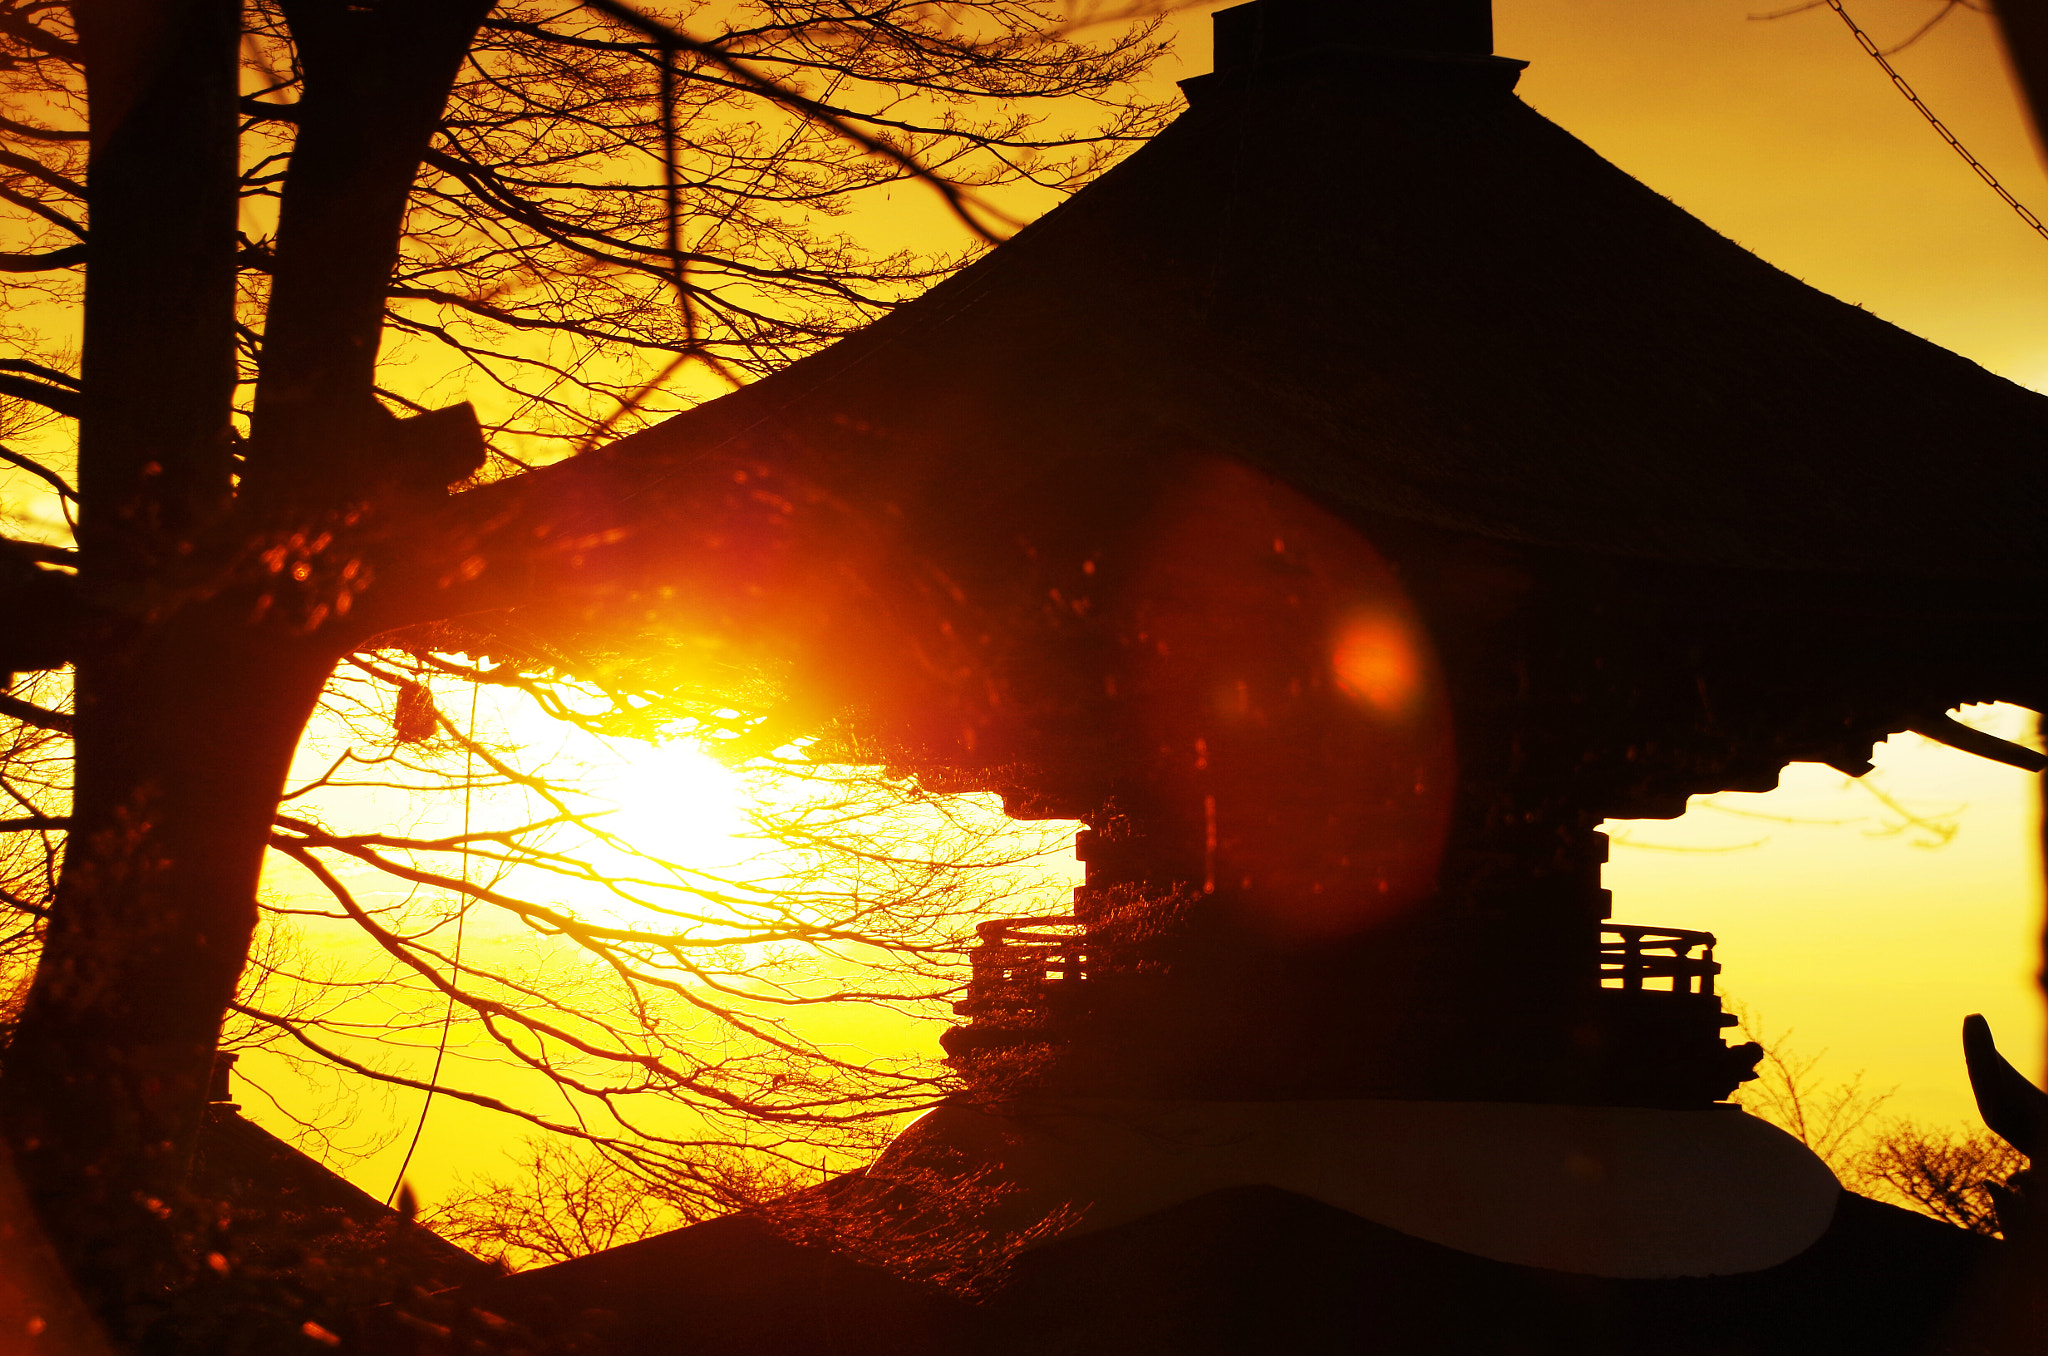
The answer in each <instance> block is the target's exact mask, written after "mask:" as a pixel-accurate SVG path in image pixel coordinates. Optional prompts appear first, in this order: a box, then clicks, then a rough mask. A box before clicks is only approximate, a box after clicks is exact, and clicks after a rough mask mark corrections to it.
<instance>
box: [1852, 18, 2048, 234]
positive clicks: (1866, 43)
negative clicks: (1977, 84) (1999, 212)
mask: <svg viewBox="0 0 2048 1356" xmlns="http://www.w3.org/2000/svg"><path fill="white" fill-rule="evenodd" d="M1827 5H1828V8H1829V9H1831V10H1833V11H1834V12H1835V14H1836V15H1837V17H1839V18H1840V19H1841V21H1842V22H1843V23H1845V24H1847V25H1848V26H1849V31H1850V32H1851V33H1854V34H1855V35H1856V42H1857V45H1858V46H1860V47H1862V48H1863V50H1864V51H1866V52H1868V53H1869V54H1870V59H1871V60H1872V61H1875V62H1876V63H1877V64H1878V67H1879V69H1881V70H1883V71H1884V73H1885V74H1886V75H1888V76H1890V77H1891V78H1892V84H1894V85H1896V86H1897V87H1898V91H1899V93H1901V94H1903V95H1905V96H1906V102H1907V103H1909V104H1911V105H1913V107H1914V108H1915V109H1917V110H1918V111H1919V113H1920V116H1921V117H1923V118H1925V119H1927V125H1928V126H1929V127H1932V128H1933V129H1934V130H1935V131H1937V132H1939V133H1941V139H1942V140H1943V141H1946V142H1947V143H1948V144H1949V147H1950V149H1952V150H1954V151H1955V153H1956V154H1957V155H1959V156H1961V157H1962V158H1963V163H1964V164H1966V165H1968V166H1969V167H1970V168H1971V169H1973V170H1975V171H1976V172H1977V177H1978V178H1979V179H1982V180H1983V181H1984V182H1985V183H1987V184H1989V185H1990V186H1991V191H1992V192H1993V193H1996V194H1997V195H1998V196H1999V197H2000V198H2002V199H2003V200H2004V201H2005V205H2006V206H2007V207H2010V208H2011V209H2012V210H2013V211H2015V212H2017V213H2019V218H2020V220H2021V221H2024V222H2026V223H2027V225H2028V226H2030V227H2032V228H2033V231H2034V234H2035V235H2038V236H2040V237H2041V238H2042V239H2043V240H2048V226H2044V225H2042V224H2041V218H2039V217H2037V216H2035V215H2034V213H2033V211H2032V210H2031V209H2029V208H2028V206H2027V205H2026V204H2025V203H2023V202H2021V201H2020V200H2019V199H2018V198H2015V197H2014V196H2013V195H2012V192H2011V190H2009V189H2008V188H2006V186H2005V185H2004V184H2001V183H1999V182H1998V176H1997V175H1995V174H1993V173H1992V172H1991V171H1990V170H1989V169H1987V168H1985V165H1984V162H1983V161H1981V160H1979V159H1978V158H1977V157H1976V156H1974V155H1971V154H1970V148H1969V147H1967V146H1965V145H1963V143H1962V142H1961V141H1959V140H1957V138H1956V134H1955V133H1954V132H1951V131H1949V130H1948V124H1947V123H1945V122H1943V121H1942V120H1941V119H1940V118H1937V117H1935V116H1934V110H1933V109H1931V108H1929V107H1928V106H1927V105H1926V104H1925V103H1923V102H1921V99H1920V96H1919V95H1918V94H1916V93H1914V91H1913V87H1912V86H1911V85H1909V84H1907V83H1906V77H1905V76H1903V75H1900V74H1899V71H1898V68H1897V67H1896V66H1894V65H1892V63H1891V62H1890V61H1888V60H1887V59H1886V58H1885V54H1884V53H1883V52H1881V51H1879V50H1878V47H1877V44H1876V43H1874V42H1872V41H1871V40H1870V35H1869V34H1868V33H1865V32H1864V31H1863V30H1862V28H1861V27H1859V26H1858V25H1857V23H1856V21H1855V20H1854V19H1852V18H1850V17H1849V11H1848V10H1846V9H1844V8H1842V0H1827Z"/></svg>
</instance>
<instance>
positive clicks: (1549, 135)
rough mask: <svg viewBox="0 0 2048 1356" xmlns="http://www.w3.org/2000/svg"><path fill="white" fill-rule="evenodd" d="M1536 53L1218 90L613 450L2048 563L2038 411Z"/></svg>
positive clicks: (1783, 564)
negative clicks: (981, 237) (1572, 119)
mask: <svg viewBox="0 0 2048 1356" xmlns="http://www.w3.org/2000/svg"><path fill="white" fill-rule="evenodd" d="M1517 66H1518V63H1510V62H1502V61H1500V60H1498V59H1495V58H1486V57H1479V56H1450V57H1437V58H1431V57H1417V56H1414V55H1412V54H1399V53H1389V52H1386V51H1384V50H1375V49H1371V48H1364V47H1346V46H1341V45H1326V46H1323V47H1320V48H1314V49H1310V50H1305V51H1296V52H1292V53H1291V54H1290V55H1289V56H1288V58H1287V59H1286V60H1285V61H1284V62H1280V63H1277V64H1276V65H1275V66H1273V67H1272V68H1268V69H1261V68H1259V67H1258V65H1257V64H1256V63H1251V64H1248V65H1247V64H1242V63H1240V64H1239V66H1238V68H1237V69H1232V70H1228V71H1226V72H1224V73H1222V74H1218V75H1212V76H1207V77H1203V78H1202V79H1200V80H1197V81H1191V82H1189V86H1190V94H1191V107H1190V108H1189V110H1188V111H1187V112H1186V113H1185V114H1184V115H1183V116H1182V117H1180V118H1179V119H1178V120H1177V121H1176V122H1175V123H1174V124H1173V125H1172V126H1171V127H1170V128H1168V129H1167V130H1166V131H1165V132H1164V133H1162V134H1161V135H1160V136H1158V137H1157V138H1156V139H1154V140H1153V141H1152V142H1151V143H1149V144H1148V145H1146V146H1145V147H1144V148H1142V149H1141V150H1139V151H1138V152H1137V153H1135V154H1134V155H1132V156H1131V157H1130V158H1129V159H1128V160H1126V161H1125V162H1123V163H1122V164H1121V165H1119V166H1118V167H1116V168H1115V169H1113V170H1111V171H1110V172H1108V173H1107V174H1105V175H1103V176H1102V177H1101V178H1100V179H1098V180H1097V181H1096V182H1094V183H1093V184H1091V185H1090V186H1088V187H1087V188H1085V189H1084V190H1082V191H1081V192H1080V193H1078V194H1076V195H1075V196H1074V197H1073V198H1072V199H1071V200H1069V201H1068V202H1067V203H1065V204H1064V205H1062V206H1061V207H1059V208H1058V209H1057V210H1055V211H1053V212H1051V213H1049V214H1048V215H1047V216H1046V217H1044V218H1043V219H1041V220H1040V221H1038V222H1036V223H1034V224H1033V225H1032V226H1030V227H1029V228H1027V229H1025V230H1024V231H1022V232H1021V233H1019V234H1018V235H1017V236H1016V237H1015V238H1014V239H1012V240H1010V241H1008V242H1007V243H1005V244H1003V245H1001V246H999V247H998V248H996V249H994V250H992V251H991V252H990V253H989V254H988V255H986V256H985V257H984V258H982V259H981V260H979V261H978V262H977V263H975V264H974V265H972V266H971V267H969V268H967V269H965V270H963V271H962V272H961V273H959V274H958V275H956V276H955V277H953V278H952V279H950V280H948V281H947V282H945V283H944V284H942V285H940V286H939V287H936V288H934V289H933V290H932V291H931V292H929V293H927V294H926V295H924V296H922V297H920V298H918V299H916V300H915V301H912V302H910V303H908V304H907V305H905V306H903V307H901V308H900V309H898V310H897V311H895V312H894V313H892V314H891V315H889V316H887V317H885V318H883V319H882V320H880V321H878V322H877V323H875V324H874V325H872V326H870V327H868V328H867V329H865V330H863V331H861V332H859V333H857V334H855V335H853V336H851V337H850V338H848V339H846V340H844V341H842V342H840V343H839V344H837V345H835V346H834V347H832V348H831V349H829V350H828V351H826V352H824V353H822V354H819V355H817V356H815V357H812V358H810V359H807V360H805V361H803V362H801V363H798V364H796V365H795V366H793V367H791V368H789V369H787V370H785V371H783V372H781V373H778V374H776V375H774V376H771V377H768V378H766V379H764V380H762V381H760V382H758V383H756V384H754V385H753V386H750V387H748V388H746V389H744V390H742V391H739V392H736V393H735V394H733V395H731V396H728V397H725V398H723V399H720V400H717V401H714V402H711V403H710V404H708V405H706V406H704V407H701V408H700V409H697V410H694V411H691V412H689V413H687V414H685V415H682V416H679V417H677V418H675V419H672V420H669V421H668V422H666V423H664V424H663V425H660V426H658V427H656V428H654V429H652V430H649V431H647V432H645V433H642V434H640V435H637V436H636V437H634V438H630V439H627V440H625V441H624V442H623V443H622V444H620V445H618V446H617V450H616V452H615V453H614V455H616V456H618V457H619V458H620V459H621V460H622V461H623V462H626V463H630V462H632V461H634V460H637V459H638V458H640V457H642V456H650V455H651V456H653V457H655V458H656V459H657V460H666V459H669V458H673V457H674V456H676V455H677V453H678V452H679V451H681V450H682V449H685V448H690V447H696V448H711V449H722V450H723V451H725V452H728V453H732V454H735V455H741V456H750V455H760V456H763V457H765V458H771V459H773V460H775V461H776V462H777V463H778V464H784V465H787V464H790V463H792V462H794V463H796V464H798V465H801V466H802V467H803V468H805V470H806V472H807V473H809V474H812V475H815V476H817V477H818V478H819V479H820V480H822V481H823V482H825V483H826V484H828V485H834V486H837V487H839V488H841V489H844V490H847V491H849V492H854V493H858V494H861V495H864V496H866V495H872V496H879V497H880V498H881V500H882V501H884V502H886V503H887V504H888V505H889V506H890V507H891V508H892V510H894V511H898V512H900V513H901V514H902V515H903V520H904V521H906V522H908V523H911V524H919V523H928V524H937V523H940V522H941V521H942V520H946V521H949V522H951V523H953V524H955V526H952V527H948V528H944V529H939V528H934V530H940V531H943V532H944V533H946V534H954V533H957V532H959V531H961V530H962V528H961V527H960V526H959V525H960V524H967V525H971V524H972V523H974V522H975V521H976V520H977V515H980V514H983V513H993V514H995V515H996V516H997V517H999V518H1000V517H1002V516H1003V515H1004V514H1005V513H1009V512H1011V511H1013V509H1014V506H1015V504H1016V503H1018V502H1019V501H1020V500H1022V501H1037V502H1041V503H1043V504H1045V505H1047V506H1049V507H1048V508H1047V511H1048V512H1053V513H1057V512H1058V511H1059V510H1058V508H1057V505H1058V504H1059V503H1061V502H1078V501H1081V500H1084V499H1086V498H1087V497H1088V496H1089V495H1090V493H1091V492H1092V490H1093V487H1097V486H1103V485H1110V484H1120V483H1127V482H1130V481H1132V480H1133V478H1136V479H1138V480H1143V479H1145V477H1147V476H1148V475H1154V474H1157V473H1158V468H1161V467H1165V466H1170V465H1172V464H1176V463H1177V462H1178V461H1179V460H1180V459H1181V458H1184V457H1188V456H1202V455H1221V456H1224V457H1228V458H1232V459H1236V460H1240V461H1242V462H1245V463H1248V464H1250V465H1252V466H1254V467H1256V468H1258V469H1260V470H1262V471H1264V472H1266V473H1268V474H1270V475H1272V476H1275V477H1277V478H1279V479H1281V480H1283V481H1285V482H1288V483H1290V484H1292V485H1293V486H1295V487H1296V488H1297V489H1300V490H1302V491H1304V492H1305V493H1307V494H1309V495H1310V496H1312V497H1313V498H1314V499H1316V500H1317V501H1319V502H1321V503H1322V504H1324V505H1325V506H1326V507H1328V508H1330V509H1332V510H1334V511H1336V512H1338V513H1340V514H1343V515H1346V516H1350V517H1353V518H1356V519H1362V520H1370V519H1372V518H1376V517H1380V518H1384V517H1393V518H1399V519H1406V520H1410V521H1413V522H1417V523H1421V524H1426V525H1431V526H1434V527H1438V528H1444V529H1449V530H1452V531H1456V532H1461V533H1468V534H1474V535H1477V536H1481V537H1490V538H1497V539H1504V540H1509V541H1519V542H1525V543H1532V544H1536V545H1542V546H1553V547H1562V548H1570V549H1575V550H1583V551H1590V552H1594V553H1600V554H1606V555H1611V556H1622V557H1635V558H1643V559H1654V560H1663V561H1668V562H1673V563H1678V564H1687V565H1700V566H1708V567H1733V568H1744V569H1765V570H1794V571H1818V572H1826V573H1832V574H1843V573H1847V574H1859V575H1877V576H1892V577H1906V578H1913V577H1917V578H1923V579H1956V580H1964V579H1983V580H1993V579H2003V580H2008V581H2014V582H2019V581H2038V580H2043V579H2048V533H2044V532H2043V531H2042V530H2041V528H2040V525H2039V514H2040V509H2041V506H2042V505H2043V503H2044V502H2048V399H2044V398H2043V397H2042V396H2039V395H2036V394H2034V393H2032V392H2030V391H2027V390H2025V389H2023V388H2021V387H2019V386H2017V385H2014V384H2013V383H2011V382H2009V381H2006V380H2004V379H2003V378H2001V377H1998V376H1995V375H1993V374H1991V373H1990V372H1987V371H1985V370H1984V369H1983V368H1981V367H1978V366H1977V365H1976V364H1974V363H1971V362H1969V361H1968V360H1966V359H1964V358H1961V357H1959V356H1957V355H1955V354H1953V353H1950V352H1948V351H1947V350H1945V349H1942V348H1940V347H1938V346H1936V345H1934V344H1932V343H1929V342H1927V341H1925V340H1923V339H1919V338H1917V337H1915V336H1913V335H1911V334H1909V333H1907V332H1905V331H1904V330H1901V329H1899V328H1898V327H1896V326H1894V325H1891V324H1888V323H1887V322H1885V321H1883V320H1880V319H1878V318H1877V317H1875V316H1873V315H1871V314H1870V313H1868V312H1866V311H1864V310H1861V309H1860V308H1858V307H1855V306H1851V305H1848V304H1845V303H1843V302H1841V301H1837V300H1835V299H1834V298H1832V297H1829V296H1827V295H1826V294H1824V293H1822V292H1820V291H1817V290H1816V289H1814V288H1812V287H1809V286H1807V285H1806V284H1804V283H1802V282H1800V281H1799V280H1798V279H1796V278H1794V277H1792V276H1790V275H1788V274H1786V273H1784V272H1782V271H1780V270H1779V269H1776V268H1774V267H1772V266H1771V265H1769V264H1767V263H1765V262H1764V261H1763V260H1761V259H1759V258H1757V257H1756V256H1755V255H1752V254H1750V253H1749V252H1747V251H1746V250H1744V249H1742V248H1741V247H1740V246H1738V245H1736V244H1734V243H1733V242H1731V241H1729V240H1728V239H1726V238H1725V237H1723V236H1721V235H1719V234H1717V233H1716V232H1715V231H1713V230H1712V229H1711V228H1709V227H1708V226H1706V225H1704V224H1703V223H1701V222H1700V221H1698V220H1697V219H1695V218H1694V217H1692V216H1690V215H1688V214H1687V213H1686V212H1684V211H1683V210H1681V209H1680V208H1678V207H1677V206H1675V205H1674V204H1673V203H1671V202H1670V201H1668V200H1666V199H1665V198H1663V197H1661V196H1659V195H1658V194H1657V193H1656V192H1654V191H1653V190H1651V189H1650V188H1647V187H1645V186H1644V185H1643V184H1641V183H1639V182H1637V181H1636V180H1635V179H1633V178H1631V177H1630V176H1629V175H1627V174H1626V173H1624V172H1623V171H1621V170H1620V169H1617V168H1616V167H1614V166H1613V165H1610V164H1608V163H1607V162H1606V161H1605V160H1603V159H1601V158H1600V157H1599V156H1598V155H1597V154H1595V153H1594V152H1593V151H1592V150H1591V149H1590V148H1588V147H1587V146H1585V145H1584V144H1583V143H1581V142H1579V141H1578V140H1576V139H1575V138H1573V137H1572V136H1571V135H1570V134H1569V133H1567V132H1565V131H1563V130H1562V129H1560V128H1558V127H1557V126H1555V125H1554V124H1552V123H1550V122H1549V121H1547V120H1546V119H1544V118H1543V117H1542V116H1540V115H1539V114H1537V113H1536V112H1535V111H1533V110H1532V109H1530V108H1529V107H1528V106H1527V105H1526V104H1524V103H1523V102H1522V101H1521V100H1520V99H1518V98H1517V97H1515V95H1514V94H1513V93H1512V91H1511V88H1510V87H1511V85H1512V79H1513V71H1514V69H1515V68H1516V67H1517ZM1148 468H1150V469H1148ZM914 530H915V529H914ZM940 554H942V555H943V554H944V552H943V551H942V552H941V553H940Z"/></svg>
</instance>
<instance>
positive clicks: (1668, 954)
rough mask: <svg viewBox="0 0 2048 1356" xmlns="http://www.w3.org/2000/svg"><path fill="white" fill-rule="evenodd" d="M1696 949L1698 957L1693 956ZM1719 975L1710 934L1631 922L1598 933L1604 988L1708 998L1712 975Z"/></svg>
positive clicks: (1712, 988) (1605, 928)
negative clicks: (1654, 985)
mask: <svg viewBox="0 0 2048 1356" xmlns="http://www.w3.org/2000/svg"><path fill="white" fill-rule="evenodd" d="M1694 951H1698V952H1699V953H1700V954H1699V955H1697V956H1695V955H1694V954H1693V952H1694ZM1720 973H1721V967H1720V966H1719V965H1717V964H1716V963H1715V962H1714V934H1713V933H1711V932H1688V931H1686V930H1684V929H1682V928H1646V927H1637V926H1635V925H1633V924H1629V923H1607V924H1604V925H1602V927H1601V929H1600V986H1601V987H1602V988H1606V989H1626V990H1631V991H1635V992H1643V993H1690V994H1702V995H1706V996H1712V994H1713V992H1714V976H1715V975H1718V974H1720ZM1652 981H1656V982H1657V987H1654V988H1653V987H1652Z"/></svg>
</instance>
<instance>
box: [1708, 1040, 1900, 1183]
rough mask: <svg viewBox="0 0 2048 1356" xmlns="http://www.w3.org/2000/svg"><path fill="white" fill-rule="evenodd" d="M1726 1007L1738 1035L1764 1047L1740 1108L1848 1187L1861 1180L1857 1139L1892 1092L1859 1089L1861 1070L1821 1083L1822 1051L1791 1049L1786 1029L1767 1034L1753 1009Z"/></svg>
mask: <svg viewBox="0 0 2048 1356" xmlns="http://www.w3.org/2000/svg"><path fill="white" fill-rule="evenodd" d="M1728 1006H1729V1009H1730V1010H1731V1011H1732V1012H1734V1013H1735V1015H1736V1017H1737V1019H1738V1021H1739V1024H1740V1026H1739V1029H1740V1030H1741V1032H1742V1034H1743V1035H1745V1036H1747V1037H1748V1038H1749V1039H1750V1040H1753V1041H1755V1042H1757V1043H1758V1044H1759V1045H1761V1046H1763V1048H1764V1055H1763V1058H1762V1059H1761V1060H1759V1061H1758V1062H1757V1066H1756V1078H1755V1079H1754V1080H1753V1081H1752V1082H1748V1083H1745V1084H1743V1085H1742V1087H1741V1089H1740V1090H1739V1091H1738V1093H1737V1094H1736V1095H1737V1099H1738V1100H1739V1101H1740V1102H1741V1103H1742V1108H1743V1110H1745V1111H1747V1112H1749V1113H1750V1114H1751V1115H1754V1116H1760V1117H1762V1118H1763V1119H1764V1120H1767V1121H1769V1122H1770V1123H1771V1124H1773V1125H1775V1126H1777V1127H1778V1128H1779V1129H1781V1130H1784V1131H1785V1132H1787V1133H1788V1134H1790V1135H1792V1136H1793V1137H1794V1138H1795V1139H1797V1140H1798V1141H1799V1142H1800V1143H1801V1144H1804V1145H1805V1146H1806V1147H1807V1148H1809V1149H1811V1150H1813V1152H1814V1153H1815V1154H1817V1155H1819V1156H1820V1158H1821V1159H1822V1161H1824V1162H1825V1163H1826V1164H1827V1165H1828V1166H1829V1167H1830V1168H1833V1169H1834V1170H1835V1175H1836V1176H1837V1177H1840V1178H1841V1179H1842V1181H1843V1183H1844V1184H1845V1185H1848V1186H1849V1187H1851V1188H1852V1189H1854V1188H1855V1187H1856V1185H1857V1183H1858V1181H1859V1180H1860V1176H1861V1163H1862V1155H1863V1152H1864V1150H1863V1143H1862V1141H1863V1139H1864V1137H1865V1136H1866V1135H1867V1134H1868V1133H1869V1132H1870V1130H1871V1128H1872V1122H1873V1120H1874V1118H1875V1117H1876V1116H1877V1113H1878V1112H1879V1110H1881V1109H1882V1108H1883V1106H1884V1104H1885V1103H1886V1102H1887V1101H1889V1100H1890V1098H1891V1095H1892V1090H1891V1089H1886V1090H1885V1091H1883V1092H1877V1091H1873V1090H1871V1089H1869V1088H1866V1087H1864V1086H1863V1073H1862V1071H1861V1070H1858V1071H1857V1072H1856V1073H1855V1074H1854V1075H1852V1076H1851V1077H1850V1078H1848V1079H1847V1080H1846V1081H1843V1082H1837V1083H1825V1082H1823V1081H1822V1079H1821V1076H1820V1062H1821V1059H1822V1058H1823V1057H1824V1056H1825V1055H1826V1054H1827V1052H1826V1051H1825V1050H1822V1051H1819V1052H1817V1053H1813V1054H1807V1053H1804V1052H1802V1051H1799V1050H1797V1049H1795V1048H1794V1047H1793V1045H1792V1032H1791V1031H1790V1030H1786V1031H1781V1032H1779V1033H1777V1034H1776V1035H1775V1036H1773V1035H1769V1034H1767V1033H1766V1031H1765V1029H1764V1024H1763V1019H1762V1018H1761V1017H1760V1016H1758V1015H1757V1013H1756V1012H1755V1011H1753V1010H1752V1009H1750V1008H1748V1007H1745V1006H1744V1005H1743V1004H1740V1003H1734V1002H1731V1003H1729V1005H1728Z"/></svg>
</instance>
